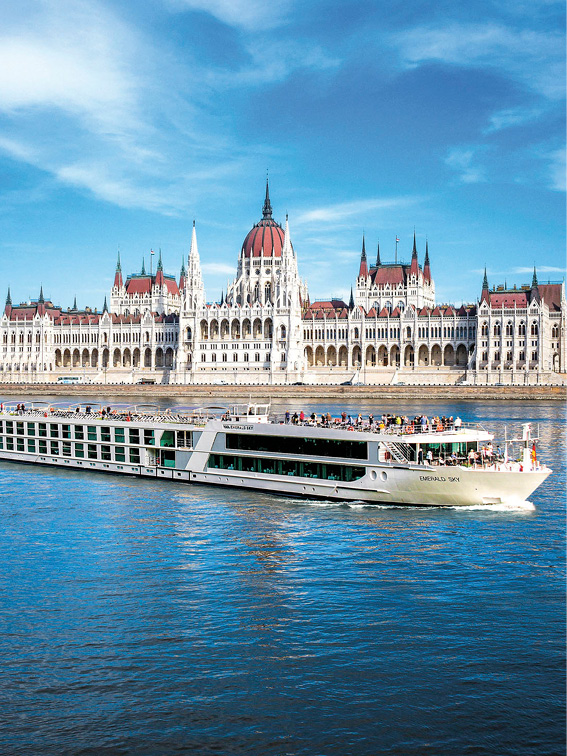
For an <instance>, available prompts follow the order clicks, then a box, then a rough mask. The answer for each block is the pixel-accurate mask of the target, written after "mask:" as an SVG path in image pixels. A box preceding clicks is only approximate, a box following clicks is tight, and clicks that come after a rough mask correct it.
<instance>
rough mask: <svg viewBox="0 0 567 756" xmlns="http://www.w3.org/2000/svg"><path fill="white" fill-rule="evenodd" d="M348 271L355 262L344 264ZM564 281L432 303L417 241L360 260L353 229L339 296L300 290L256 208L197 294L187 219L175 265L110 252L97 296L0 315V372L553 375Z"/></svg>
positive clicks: (273, 228)
mask: <svg viewBox="0 0 567 756" xmlns="http://www.w3.org/2000/svg"><path fill="white" fill-rule="evenodd" d="M355 272H356V271H353V274H354V273H355ZM565 314H566V302H565V284H564V282H563V283H540V282H539V281H538V277H537V271H536V270H535V269H534V273H533V278H532V282H531V284H530V285H523V286H520V287H516V286H514V287H513V288H508V287H505V286H493V287H492V288H491V287H490V285H489V282H488V280H487V276H486V272H485V275H484V280H483V282H482V288H481V290H480V295H479V297H478V299H477V300H476V301H475V302H474V304H470V305H462V306H460V307H457V306H453V305H440V304H437V303H436V301H435V283H434V280H433V276H432V272H431V265H430V259H429V249H428V245H427V244H426V248H425V254H424V258H423V264H421V263H420V261H419V253H418V250H417V245H416V239H415V233H414V240H413V248H412V251H411V260H410V262H409V263H405V262H398V261H397V259H396V261H395V262H393V263H392V262H382V260H381V257H380V248H379V246H378V249H377V252H376V256H375V257H373V259H372V260H371V259H370V258H369V256H368V254H367V251H366V240H365V239H364V238H363V240H362V251H361V255H360V264H359V266H358V272H357V274H356V275H353V285H352V288H351V296H350V301H349V302H348V303H347V302H344V301H342V300H340V299H332V298H331V299H329V300H326V301H311V300H310V298H309V293H308V287H307V282H306V281H305V280H303V279H302V278H300V275H299V267H298V257H297V253H296V250H295V249H294V247H293V244H292V240H291V236H290V229H289V221H288V219H287V218H286V220H285V224H284V225H283V226H282V225H280V224H279V223H277V222H276V220H275V219H274V218H273V213H272V206H271V202H270V196H269V188H268V185H267V184H266V196H265V200H264V205H263V209H262V218H261V219H260V221H259V222H258V223H256V224H255V225H254V226H253V228H252V229H251V230H250V232H249V233H248V234H247V236H246V238H245V239H244V242H243V244H242V248H241V250H240V253H239V256H238V261H237V266H236V275H235V277H234V280H233V281H232V283H230V284H229V286H228V288H227V291H226V293H225V294H223V296H222V297H221V300H220V302H214V303H211V302H207V301H206V295H205V288H204V285H203V278H202V275H201V261H200V256H199V250H198V246H197V233H196V229H195V224H194V223H193V230H192V238H191V246H190V251H189V255H188V259H187V265H185V262H184V263H183V265H182V267H181V271H180V274H179V277H178V278H177V277H175V276H172V275H168V274H166V273H164V270H163V262H162V258H161V253H160V255H159V260H158V263H157V268H156V271H155V273H152V272H151V273H150V274H148V273H147V272H146V270H145V266H144V265H143V264H142V268H141V271H140V273H138V274H132V275H128V276H127V277H126V278H124V277H123V274H122V268H121V261H120V257H119V258H118V261H117V265H116V271H115V276H114V284H113V286H112V289H111V291H110V292H109V297H108V299H107V298H105V301H104V305H103V307H102V310H100V311H98V310H91V309H89V308H86V309H84V310H80V309H78V308H77V305H76V301H75V303H74V305H73V307H68V308H67V309H62V308H61V307H59V306H56V305H54V304H53V303H52V302H51V301H49V300H48V299H46V298H45V297H44V295H43V290H41V291H40V295H39V297H38V299H37V301H36V300H33V301H30V302H24V303H21V304H15V303H13V302H12V296H11V292H10V289H8V295H7V298H6V306H5V308H4V313H3V315H2V317H1V319H0V345H1V353H0V381H1V382H21V383H48V382H56V381H58V380H59V381H65V380H66V379H69V380H71V379H73V380H77V381H78V382H85V383H140V382H148V383H149V382H155V383H162V384H219V383H220V384H225V383H226V384H251V385H254V384H256V385H258V384H263V385H270V384H285V383H287V384H293V383H305V384H339V383H344V382H347V381H350V382H352V383H364V384H396V383H397V384H399V383H405V384H406V385H410V384H416V385H417V384H426V385H427V384H451V385H454V384H481V385H486V384H520V385H532V384H533V385H536V384H542V383H563V382H564V381H565V377H566V376H565V373H566V372H567V368H566V361H565V351H566V327H565V326H566V324H565Z"/></svg>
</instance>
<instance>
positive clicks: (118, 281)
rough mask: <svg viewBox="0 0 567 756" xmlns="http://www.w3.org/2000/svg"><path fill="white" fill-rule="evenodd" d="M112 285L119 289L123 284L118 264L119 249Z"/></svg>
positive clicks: (120, 268) (120, 267)
mask: <svg viewBox="0 0 567 756" xmlns="http://www.w3.org/2000/svg"><path fill="white" fill-rule="evenodd" d="M114 286H115V287H116V288H118V289H121V288H122V286H123V282H122V266H121V265H120V250H118V257H117V260H116V271H115V273H114Z"/></svg>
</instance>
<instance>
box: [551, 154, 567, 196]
mask: <svg viewBox="0 0 567 756" xmlns="http://www.w3.org/2000/svg"><path fill="white" fill-rule="evenodd" d="M547 159H548V161H549V177H550V188H551V189H554V190H556V191H558V192H564V191H566V186H565V184H566V180H565V176H566V174H567V154H566V150H565V147H562V148H560V149H558V150H552V151H551V152H549V153H548V155H547Z"/></svg>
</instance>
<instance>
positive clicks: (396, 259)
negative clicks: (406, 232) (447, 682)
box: [395, 236, 400, 265]
mask: <svg viewBox="0 0 567 756" xmlns="http://www.w3.org/2000/svg"><path fill="white" fill-rule="evenodd" d="M399 241H400V240H399V239H398V237H397V236H396V257H395V263H396V265H397V264H398V242H399Z"/></svg>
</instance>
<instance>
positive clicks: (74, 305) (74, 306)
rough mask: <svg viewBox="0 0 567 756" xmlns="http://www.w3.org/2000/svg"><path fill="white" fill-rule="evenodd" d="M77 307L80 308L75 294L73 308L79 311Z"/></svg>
mask: <svg viewBox="0 0 567 756" xmlns="http://www.w3.org/2000/svg"><path fill="white" fill-rule="evenodd" d="M77 309H78V308H77V297H76V296H75V297H74V299H73V310H74V311H75V312H77Z"/></svg>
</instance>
